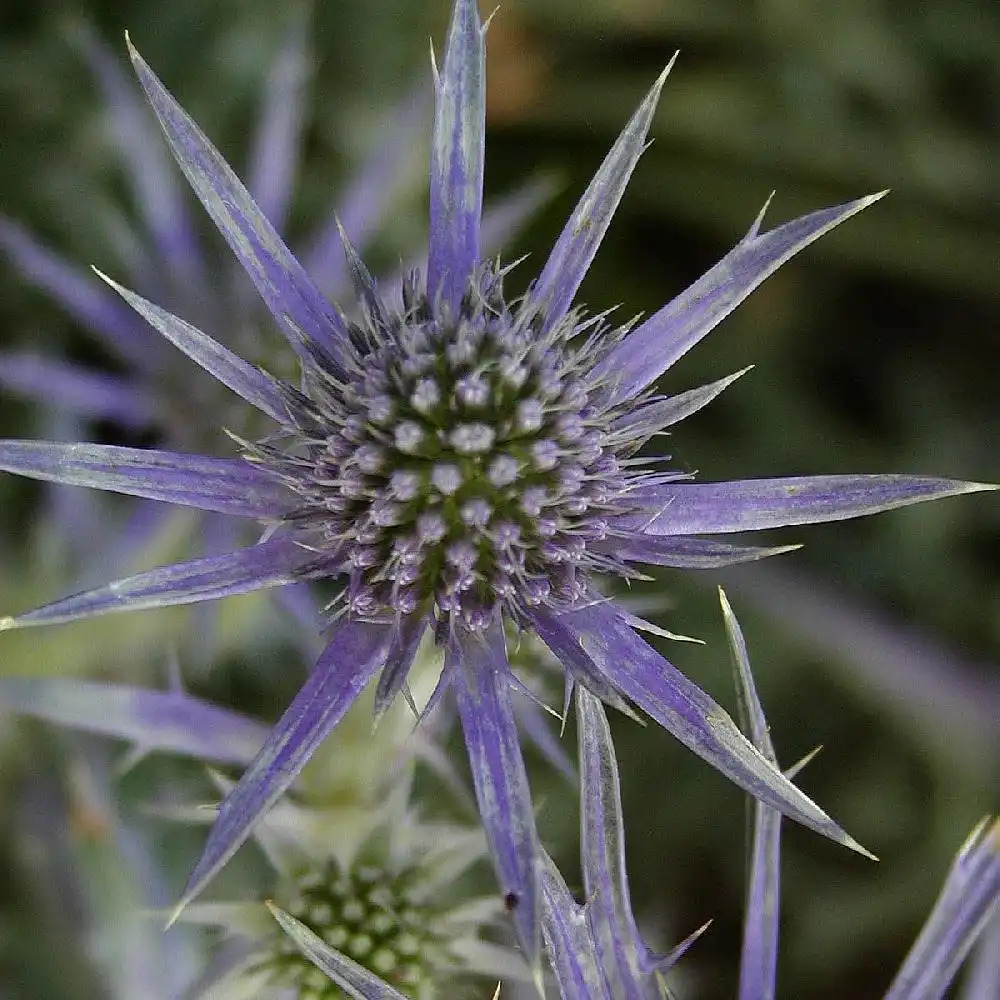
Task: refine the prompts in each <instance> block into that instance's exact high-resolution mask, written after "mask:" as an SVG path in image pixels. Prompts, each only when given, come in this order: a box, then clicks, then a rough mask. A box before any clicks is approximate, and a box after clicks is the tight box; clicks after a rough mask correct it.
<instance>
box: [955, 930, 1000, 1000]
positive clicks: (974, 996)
mask: <svg viewBox="0 0 1000 1000" xmlns="http://www.w3.org/2000/svg"><path fill="white" fill-rule="evenodd" d="M975 949H976V950H975V952H974V953H973V956H972V960H971V961H970V962H969V971H968V972H967V973H966V975H965V978H964V985H963V987H962V995H961V998H960V1000H996V997H998V996H1000V913H996V914H994V916H993V918H992V920H991V922H990V924H989V926H987V928H986V929H985V930H984V931H983V933H982V934H981V935H980V937H979V940H978V941H977V942H976V945H975Z"/></svg>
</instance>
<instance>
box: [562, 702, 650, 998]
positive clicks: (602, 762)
mask: <svg viewBox="0 0 1000 1000" xmlns="http://www.w3.org/2000/svg"><path fill="white" fill-rule="evenodd" d="M576 712H577V720H578V727H577V732H578V742H579V756H580V853H581V858H582V861H583V882H584V887H585V889H586V892H587V899H588V900H589V901H590V910H589V914H588V919H589V921H590V926H591V929H592V931H593V935H594V940H595V942H596V945H597V953H598V955H599V956H600V959H601V965H602V967H603V969H604V974H605V976H607V979H608V982H609V984H610V989H611V993H612V995H613V996H615V997H621V998H622V1000H646V998H648V997H650V996H653V995H656V984H655V981H653V980H651V978H650V976H649V975H648V974H647V970H644V969H643V967H642V964H641V956H644V955H646V954H648V949H647V948H646V946H645V945H644V944H643V942H642V939H641V938H640V936H639V931H638V928H637V927H636V924H635V917H634V916H633V913H632V902H631V899H630V896H629V887H628V874H627V872H626V869H625V823H624V818H623V816H622V802H621V784H620V781H619V777H618V761H617V759H616V756H615V748H614V744H613V743H612V741H611V729H610V727H609V726H608V720H607V716H606V715H605V714H604V708H603V706H602V705H601V702H600V700H599V699H598V698H596V697H594V695H593V694H591V693H590V692H589V691H587V690H586V689H585V688H584V687H582V686H580V687H578V688H577V690H576Z"/></svg>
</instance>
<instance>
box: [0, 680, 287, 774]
mask: <svg viewBox="0 0 1000 1000" xmlns="http://www.w3.org/2000/svg"><path fill="white" fill-rule="evenodd" d="M0 710H3V711H8V712H15V713H17V714H19V715H30V716H32V717H33V718H38V719H44V720H46V721H47V722H54V723H56V724H58V725H61V726H69V727H71V728H73V729H82V730H84V731H85V732H88V733H99V734H101V735H103V736H111V737H114V738H116V739H123V740H129V741H130V742H131V743H133V744H134V745H135V746H136V747H137V748H138V749H139V750H144V751H163V752H166V753H177V754H183V755H185V756H190V757H195V758H197V759H198V760H206V761H215V762H217V763H221V764H247V763H249V762H250V761H251V760H252V759H253V758H254V756H255V755H256V753H257V751H258V750H260V747H261V745H262V744H263V742H264V740H265V739H266V738H267V733H268V728H267V726H265V725H264V724H263V723H261V722H257V721H256V720H255V719H250V718H248V717H247V716H245V715H240V714H239V713H237V712H232V711H230V710H229V709H226V708H221V707H219V706H216V705H212V704H210V703H209V702H207V701H202V700H201V699H200V698H195V697H192V696H191V695H189V694H185V693H184V692H183V691H153V690H148V689H145V688H136V687H126V686H123V685H119V684H97V683H92V682H90V681H75V680H63V679H62V678H49V677H0Z"/></svg>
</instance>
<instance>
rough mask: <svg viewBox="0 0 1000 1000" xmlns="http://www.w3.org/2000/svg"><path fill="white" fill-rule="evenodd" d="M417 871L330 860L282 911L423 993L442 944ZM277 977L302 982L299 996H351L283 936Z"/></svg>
mask: <svg viewBox="0 0 1000 1000" xmlns="http://www.w3.org/2000/svg"><path fill="white" fill-rule="evenodd" d="M415 884H416V873H415V872H413V871H404V872H402V873H398V874H393V873H392V872H389V871H386V870H385V869H383V868H378V867H374V866H365V865H359V866H356V867H355V868H353V869H351V871H350V872H348V873H346V874H345V873H343V872H341V871H340V869H339V867H338V866H337V865H336V864H335V863H333V862H331V863H330V864H329V865H328V866H327V867H326V868H325V869H323V870H322V871H320V872H316V873H313V874H312V875H309V876H306V877H305V878H303V879H301V880H299V881H298V882H297V886H296V889H297V895H296V896H295V897H294V898H292V899H291V900H289V901H285V902H283V906H284V908H285V909H286V910H287V911H288V912H289V913H291V914H292V916H294V917H296V918H297V919H298V920H300V921H302V923H304V924H305V925H306V926H307V927H309V928H310V930H312V931H313V932H314V933H315V934H316V935H318V936H319V937H320V938H322V939H323V940H324V941H325V942H326V943H327V944H328V945H330V946H331V947H332V948H335V949H336V950H337V951H339V952H342V953H343V954H344V955H347V956H348V957H349V958H352V959H353V960H354V961H355V962H357V963H358V964H359V965H363V966H364V967H365V968H367V969H369V970H371V971H372V972H375V973H377V974H378V975H379V976H381V977H382V978H383V979H384V980H386V982H389V983H391V984H392V985H393V986H395V987H396V988H397V989H398V990H400V991H401V992H402V993H405V994H407V995H409V996H417V995H418V994H419V992H420V990H421V987H422V986H424V985H425V984H426V983H427V982H429V981H430V979H431V972H430V970H431V968H433V966H434V962H435V958H436V957H437V956H441V955H443V954H444V943H443V942H442V941H441V940H440V939H439V938H438V937H437V936H435V934H434V933H433V931H432V929H431V928H432V926H433V921H434V918H435V911H433V909H432V908H431V907H429V906H428V905H427V904H426V903H422V902H420V901H419V900H418V898H417V895H416V893H415V892H414V886H415ZM270 967H271V969H272V970H273V973H274V979H275V982H276V983H277V984H279V985H283V986H288V987H297V988H298V994H297V1000H341V998H344V997H345V996H346V994H344V993H343V991H342V990H341V989H340V988H339V987H338V986H336V985H335V984H334V983H333V982H332V981H331V980H330V979H328V978H327V976H326V975H325V974H324V973H323V972H322V971H321V970H320V969H318V968H317V967H316V966H315V965H313V964H312V963H311V962H310V961H309V960H308V959H307V958H306V957H305V956H303V955H302V954H301V953H300V952H299V950H298V949H297V948H296V946H295V944H294V942H293V941H292V940H291V939H290V938H288V937H285V936H282V937H281V938H277V939H276V942H275V954H274V955H273V957H272V958H271V960H270Z"/></svg>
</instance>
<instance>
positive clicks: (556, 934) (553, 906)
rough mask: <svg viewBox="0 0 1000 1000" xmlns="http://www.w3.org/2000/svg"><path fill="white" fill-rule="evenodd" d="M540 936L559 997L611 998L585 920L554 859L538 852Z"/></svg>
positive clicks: (578, 999) (570, 999)
mask: <svg viewBox="0 0 1000 1000" xmlns="http://www.w3.org/2000/svg"><path fill="white" fill-rule="evenodd" d="M538 881H539V888H540V889H541V902H542V937H543V939H544V941H545V950H546V952H547V953H548V956H549V962H550V963H551V965H552V971H553V973H554V974H555V977H556V983H557V984H558V986H559V996H560V998H561V1000H612V997H611V994H610V993H609V992H608V985H607V981H606V980H605V978H604V970H603V968H602V964H601V960H600V958H599V956H598V954H597V949H596V948H595V946H594V939H593V937H592V936H591V933H590V926H589V924H588V923H587V915H586V914H587V909H586V907H585V906H581V905H580V904H579V903H577V901H576V900H575V899H574V898H573V896H572V894H571V893H570V891H569V888H568V887H567V885H566V882H565V880H564V879H563V877H562V875H561V874H560V873H559V869H558V868H556V866H555V863H554V862H553V861H552V859H551V858H550V857H549V856H548V854H546V853H545V852H544V851H542V852H541V861H540V863H539V873H538Z"/></svg>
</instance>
